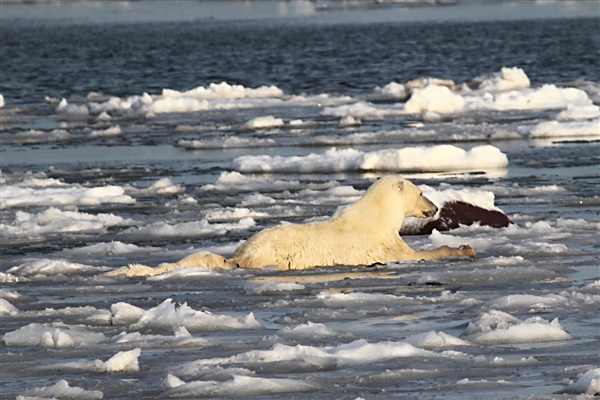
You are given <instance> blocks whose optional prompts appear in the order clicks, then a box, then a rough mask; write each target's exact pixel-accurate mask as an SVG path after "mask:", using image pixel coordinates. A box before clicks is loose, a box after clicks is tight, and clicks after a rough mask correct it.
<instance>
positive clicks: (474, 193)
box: [419, 185, 499, 211]
mask: <svg viewBox="0 0 600 400" xmlns="http://www.w3.org/2000/svg"><path fill="white" fill-rule="evenodd" d="M419 187H420V188H421V189H422V190H423V194H424V195H425V196H427V198H428V199H429V200H431V201H432V202H433V203H434V204H435V205H437V206H438V207H442V206H443V205H444V204H445V203H450V202H453V201H462V202H465V203H469V204H472V205H474V206H477V207H481V208H484V209H486V210H496V211H499V208H498V207H496V205H495V204H494V201H495V195H494V192H491V191H485V190H480V189H446V188H445V186H444V185H443V186H442V187H440V189H439V190H436V189H434V188H432V187H430V186H427V185H419Z"/></svg>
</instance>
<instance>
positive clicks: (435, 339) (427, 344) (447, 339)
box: [404, 331, 471, 349]
mask: <svg viewBox="0 0 600 400" xmlns="http://www.w3.org/2000/svg"><path fill="white" fill-rule="evenodd" d="M404 340H405V341H406V342H407V343H410V344H412V345H413V346H415V347H419V348H424V349H445V348H451V347H456V346H470V345H471V343H470V342H468V341H466V340H463V339H459V338H457V337H454V336H452V335H448V334H447V333H444V332H435V331H429V332H424V333H417V334H415V335H412V336H408V337H407V338H406V339H404Z"/></svg>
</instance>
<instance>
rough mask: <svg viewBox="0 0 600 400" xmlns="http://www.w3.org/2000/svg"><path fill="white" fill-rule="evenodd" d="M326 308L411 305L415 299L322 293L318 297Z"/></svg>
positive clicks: (382, 294)
mask: <svg viewBox="0 0 600 400" xmlns="http://www.w3.org/2000/svg"><path fill="white" fill-rule="evenodd" d="M316 298H317V300H319V301H321V302H323V303H324V304H325V306H326V307H349V308H354V307H361V306H390V305H397V304H406V303H411V302H412V301H413V299H411V298H410V297H407V296H396V295H393V294H384V293H363V292H352V293H336V292H321V293H319V294H317V296H316Z"/></svg>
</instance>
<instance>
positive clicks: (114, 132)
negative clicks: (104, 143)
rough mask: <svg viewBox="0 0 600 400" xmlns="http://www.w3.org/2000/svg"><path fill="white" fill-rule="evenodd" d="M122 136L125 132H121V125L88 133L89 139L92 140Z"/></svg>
mask: <svg viewBox="0 0 600 400" xmlns="http://www.w3.org/2000/svg"><path fill="white" fill-rule="evenodd" d="M98 118H100V117H98ZM122 134H123V131H122V130H121V127H120V126H119V125H115V126H111V127H110V128H106V129H96V130H92V131H91V132H90V133H88V137H90V138H98V137H113V136H119V135H122Z"/></svg>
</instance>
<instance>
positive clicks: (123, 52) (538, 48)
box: [0, 18, 600, 104]
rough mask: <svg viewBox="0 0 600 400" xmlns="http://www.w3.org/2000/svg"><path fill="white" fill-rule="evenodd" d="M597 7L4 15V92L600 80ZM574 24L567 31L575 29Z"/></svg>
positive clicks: (349, 90)
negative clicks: (101, 20) (456, 18)
mask: <svg viewBox="0 0 600 400" xmlns="http://www.w3.org/2000/svg"><path fill="white" fill-rule="evenodd" d="M598 24H599V20H598V19H597V18H588V19H570V20H532V21H493V22H446V23H436V24H431V23H424V22H418V23H406V22H403V23H396V24H395V23H372V24H332V25H321V24H319V25H312V24H308V25H298V24H286V23H285V22H281V21H278V20H267V22H264V21H260V22H257V21H229V22H223V21H219V22H176V23H132V24H97V25H94V24H85V25H80V24H66V25H60V24H59V25H56V24H43V23H28V24H26V25H24V24H23V22H22V21H21V22H14V21H3V23H2V26H1V27H0V34H1V40H0V70H1V71H2V79H1V84H0V92H1V93H3V95H4V97H5V98H6V99H10V101H11V102H13V103H14V104H32V103H39V102H40V100H42V99H43V98H44V96H52V97H59V98H60V97H73V96H85V95H87V94H88V93H89V92H91V91H95V92H103V93H105V94H110V95H116V96H126V95H132V94H141V93H143V92H144V91H146V92H149V93H159V92H160V91H161V90H162V89H163V88H173V89H177V90H184V89H190V88H194V87H197V86H206V85H207V84H209V83H212V82H221V81H226V82H228V83H230V84H241V85H243V86H245V87H257V86H261V85H276V86H278V87H279V88H281V89H282V90H284V92H286V93H295V94H297V93H303V92H306V93H344V94H353V93H364V92H369V91H371V90H372V89H373V88H374V87H375V86H378V85H379V86H383V85H385V84H386V83H388V82H390V81H392V80H395V81H398V82H402V81H405V80H408V79H414V78H416V77H422V76H423V77H442V78H445V79H453V80H455V81H457V82H463V81H467V80H469V79H471V78H473V77H474V76H473V73H474V71H477V73H486V72H492V71H496V70H497V69H498V68H499V66H503V65H505V66H513V65H518V66H520V67H521V68H523V69H524V70H525V71H526V72H527V74H528V75H529V76H530V77H531V80H532V84H533V85H536V84H540V83H547V82H554V83H559V82H568V81H572V80H575V79H586V80H592V81H597V80H598V78H599V74H600V71H599V68H598V48H599V47H600V35H598V34H597V32H598V27H599V26H598ZM566 32H568V35H567V34H565V33H566Z"/></svg>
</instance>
